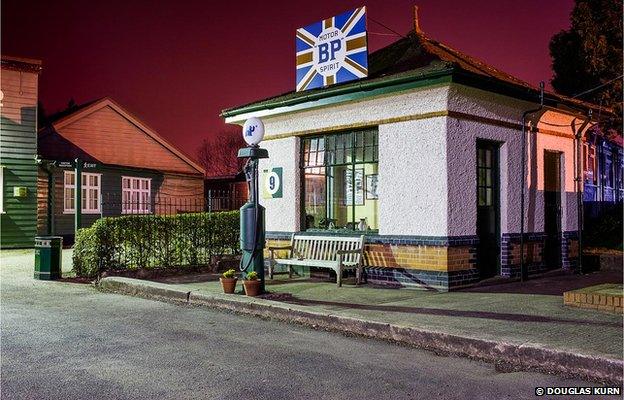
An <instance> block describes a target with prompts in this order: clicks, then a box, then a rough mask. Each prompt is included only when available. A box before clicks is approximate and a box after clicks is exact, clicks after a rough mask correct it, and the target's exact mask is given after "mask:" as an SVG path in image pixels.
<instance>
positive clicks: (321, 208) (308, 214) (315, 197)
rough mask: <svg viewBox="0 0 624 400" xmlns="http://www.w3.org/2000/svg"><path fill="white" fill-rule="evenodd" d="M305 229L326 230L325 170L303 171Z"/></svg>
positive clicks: (310, 169)
mask: <svg viewBox="0 0 624 400" xmlns="http://www.w3.org/2000/svg"><path fill="white" fill-rule="evenodd" d="M304 190H305V224H306V228H323V229H325V228H327V221H326V219H325V169H324V168H307V169H305V170H304Z"/></svg>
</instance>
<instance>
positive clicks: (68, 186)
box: [63, 170, 102, 214]
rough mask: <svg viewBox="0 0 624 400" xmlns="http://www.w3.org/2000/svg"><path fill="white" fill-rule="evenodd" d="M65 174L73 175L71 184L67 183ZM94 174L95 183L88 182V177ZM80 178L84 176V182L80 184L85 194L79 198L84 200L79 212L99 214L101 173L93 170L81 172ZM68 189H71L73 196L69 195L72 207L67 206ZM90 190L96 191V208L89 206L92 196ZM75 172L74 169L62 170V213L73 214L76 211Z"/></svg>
mask: <svg viewBox="0 0 624 400" xmlns="http://www.w3.org/2000/svg"><path fill="white" fill-rule="evenodd" d="M67 176H73V177H74V183H73V184H68V183H67ZM93 176H96V177H97V182H98V184H97V185H91V184H89V178H90V177H93ZM80 177H81V179H82V178H83V177H84V178H85V181H86V184H84V183H83V184H82V185H81V189H82V190H83V192H84V193H86V196H85V195H84V193H83V195H81V197H80V199H81V202H84V203H85V205H86V207H82V204H81V207H80V209H81V211H80V212H81V214H100V213H101V212H102V174H101V173H94V172H82V173H81V174H80ZM68 189H73V190H74V192H73V196H71V197H70V199H71V202H73V203H74V204H73V205H74V207H73V208H69V207H67V200H68V197H67V190H68ZM90 190H95V191H96V198H97V208H92V207H89V205H90V203H91V201H90V200H92V197H91V196H90ZM75 202H76V172H75V171H69V170H65V171H63V214H74V213H75V212H76V203H75Z"/></svg>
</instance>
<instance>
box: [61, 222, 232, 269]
mask: <svg viewBox="0 0 624 400" xmlns="http://www.w3.org/2000/svg"><path fill="white" fill-rule="evenodd" d="M238 240H239V213H238V211H228V212H220V213H193V214H176V215H128V216H122V217H112V218H109V217H107V218H101V219H98V220H97V221H96V222H95V223H94V224H93V225H92V226H91V227H90V228H84V229H80V230H79V231H78V234H77V235H76V242H75V244H74V256H73V257H74V260H73V261H74V271H75V272H76V275H78V276H84V277H89V278H96V277H99V276H100V275H101V274H102V273H103V272H104V271H115V270H116V271H122V270H132V269H138V268H172V267H184V266H200V265H210V264H211V263H213V262H214V261H215V259H217V258H218V257H221V256H223V255H225V254H236V253H237V252H238Z"/></svg>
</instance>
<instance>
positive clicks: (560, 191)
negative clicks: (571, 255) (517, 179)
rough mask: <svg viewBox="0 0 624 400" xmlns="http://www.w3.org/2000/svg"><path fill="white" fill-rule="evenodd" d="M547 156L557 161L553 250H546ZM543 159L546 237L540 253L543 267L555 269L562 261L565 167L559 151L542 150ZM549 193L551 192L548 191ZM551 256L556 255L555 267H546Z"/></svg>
mask: <svg viewBox="0 0 624 400" xmlns="http://www.w3.org/2000/svg"><path fill="white" fill-rule="evenodd" d="M547 154H549V155H552V156H553V157H554V159H556V161H557V167H558V171H556V172H558V174H557V181H558V187H557V190H556V191H554V192H555V193H557V196H556V201H557V206H558V209H557V210H556V211H557V214H556V217H557V218H556V228H557V229H556V231H555V232H553V233H555V234H556V235H557V237H556V243H558V245H557V246H554V248H553V249H549V248H547V247H548V245H549V244H550V243H549V242H550V238H549V232H548V231H547V230H546V224H547V221H548V218H547V215H546V213H547V205H548V204H547V200H546V193H547V191H546V179H547V178H546V157H547ZM543 157H544V162H543V174H544V191H543V192H544V234H545V235H546V237H545V239H544V240H545V242H544V249H543V251H542V254H543V260H542V263H543V265H545V266H546V268H547V269H556V268H559V267H561V262H562V260H563V254H562V253H561V241H562V234H563V216H564V210H563V207H564V202H565V198H564V196H565V171H564V168H565V165H564V161H565V160H564V159H563V158H564V153H563V152H562V151H560V150H550V149H544V153H543ZM548 192H551V191H548ZM552 254H556V262H557V265H555V266H553V265H548V261H549V260H548V259H547V258H550V257H552Z"/></svg>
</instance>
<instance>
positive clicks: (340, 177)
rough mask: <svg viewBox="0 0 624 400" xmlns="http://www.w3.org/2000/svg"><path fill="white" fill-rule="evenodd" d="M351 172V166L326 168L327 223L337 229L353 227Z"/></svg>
mask: <svg viewBox="0 0 624 400" xmlns="http://www.w3.org/2000/svg"><path fill="white" fill-rule="evenodd" d="M353 195H354V193H353V174H352V171H351V167H346V166H339V167H329V168H327V202H328V206H327V212H328V215H327V225H328V227H329V228H330V229H331V228H332V227H334V228H337V229H353V218H352V215H350V214H351V209H352V207H349V205H350V204H353Z"/></svg>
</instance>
